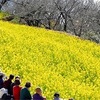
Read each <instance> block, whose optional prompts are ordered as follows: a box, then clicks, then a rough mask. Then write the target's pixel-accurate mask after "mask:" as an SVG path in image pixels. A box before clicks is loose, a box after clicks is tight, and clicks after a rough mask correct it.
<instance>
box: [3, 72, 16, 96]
mask: <svg viewBox="0 0 100 100" xmlns="http://www.w3.org/2000/svg"><path fill="white" fill-rule="evenodd" d="M13 78H14V75H12V74H11V75H10V76H9V79H8V80H6V81H4V83H3V87H4V88H5V89H7V91H8V94H10V95H11V88H10V87H11V84H12V80H13Z"/></svg>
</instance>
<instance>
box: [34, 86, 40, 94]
mask: <svg viewBox="0 0 100 100" xmlns="http://www.w3.org/2000/svg"><path fill="white" fill-rule="evenodd" d="M35 92H36V93H37V94H39V95H42V89H41V88H40V87H37V88H36V89H35Z"/></svg>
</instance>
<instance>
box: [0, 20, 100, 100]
mask: <svg viewBox="0 0 100 100" xmlns="http://www.w3.org/2000/svg"><path fill="white" fill-rule="evenodd" d="M0 69H1V70H2V71H3V72H5V73H6V74H7V75H9V74H10V73H13V74H14V75H19V76H21V79H22V86H24V84H25V82H26V81H27V80H28V81H30V82H31V83H32V87H31V93H32V94H33V93H34V89H35V88H36V87H37V86H40V87H42V88H43V91H44V95H45V96H46V97H47V100H52V98H53V94H54V92H56V91H58V92H59V93H60V94H61V97H62V98H70V97H73V98H75V99H76V100H99V99H100V45H97V44H95V43H92V42H90V41H85V40H81V39H79V38H77V37H73V36H69V35H67V34H62V33H61V32H55V31H49V30H45V29H41V28H35V27H34V28H33V27H28V26H24V25H14V24H11V23H7V22H2V21H0Z"/></svg>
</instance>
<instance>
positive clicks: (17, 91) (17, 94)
mask: <svg viewBox="0 0 100 100" xmlns="http://www.w3.org/2000/svg"><path fill="white" fill-rule="evenodd" d="M19 85H20V80H18V79H17V80H15V86H13V98H14V100H20V91H21V89H22V87H21V86H19Z"/></svg>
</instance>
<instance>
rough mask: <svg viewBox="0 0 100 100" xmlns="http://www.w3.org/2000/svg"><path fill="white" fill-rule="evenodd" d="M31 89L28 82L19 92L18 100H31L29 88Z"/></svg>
mask: <svg viewBox="0 0 100 100" xmlns="http://www.w3.org/2000/svg"><path fill="white" fill-rule="evenodd" d="M30 87H31V83H30V82H26V84H25V87H24V88H23V89H22V90H21V92H20V100H31V99H32V97H31V94H30V91H29V88H30Z"/></svg>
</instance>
